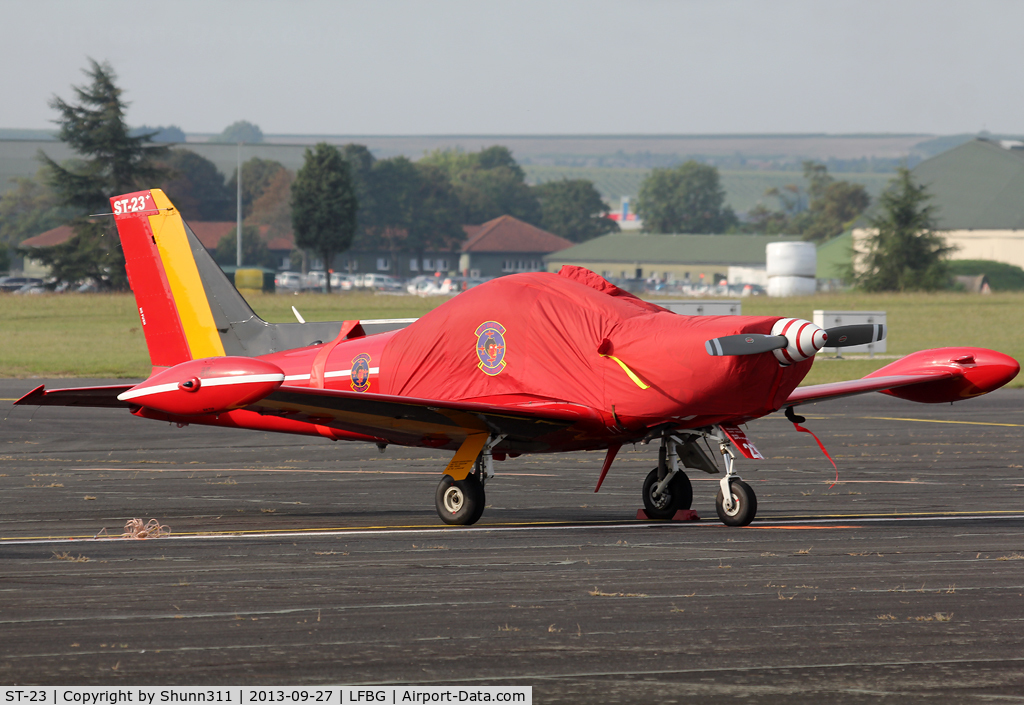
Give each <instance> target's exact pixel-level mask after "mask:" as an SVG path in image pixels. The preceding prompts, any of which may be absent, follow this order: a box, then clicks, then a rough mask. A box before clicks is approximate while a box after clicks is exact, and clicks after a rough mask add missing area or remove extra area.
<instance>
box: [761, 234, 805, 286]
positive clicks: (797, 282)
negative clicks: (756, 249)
mask: <svg viewBox="0 0 1024 705" xmlns="http://www.w3.org/2000/svg"><path fill="white" fill-rule="evenodd" d="M765 255H766V262H765V269H766V270H767V271H766V274H767V275H768V296H810V295H811V294H813V293H814V292H815V290H816V289H817V280H816V279H815V275H816V274H817V271H818V250H817V248H816V247H815V246H814V244H813V243H810V242H773V243H771V244H769V245H768V246H767V247H766V248H765Z"/></svg>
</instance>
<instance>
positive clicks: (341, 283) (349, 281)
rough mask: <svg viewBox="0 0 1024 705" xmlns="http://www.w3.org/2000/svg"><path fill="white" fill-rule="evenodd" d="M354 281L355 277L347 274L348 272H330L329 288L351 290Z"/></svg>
mask: <svg viewBox="0 0 1024 705" xmlns="http://www.w3.org/2000/svg"><path fill="white" fill-rule="evenodd" d="M354 282H355V277H352V276H349V275H348V274H339V273H338V272H331V290H332V291H352V288H353V286H354V285H355V284H354Z"/></svg>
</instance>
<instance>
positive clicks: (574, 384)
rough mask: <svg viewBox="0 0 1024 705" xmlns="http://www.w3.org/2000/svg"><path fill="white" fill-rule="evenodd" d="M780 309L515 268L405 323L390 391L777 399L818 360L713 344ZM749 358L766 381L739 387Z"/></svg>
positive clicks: (702, 409)
mask: <svg viewBox="0 0 1024 705" xmlns="http://www.w3.org/2000/svg"><path fill="white" fill-rule="evenodd" d="M776 320H778V317H767V318H765V317H749V316H681V315H678V314H675V313H672V312H671V311H668V310H666V309H664V308H662V307H660V306H657V305H655V304H652V303H649V302H645V301H643V300H641V299H639V298H637V297H636V296H633V295H632V294H630V293H628V292H626V291H623V290H622V289H619V288H618V287H616V286H614V285H613V284H611V283H609V282H608V281H606V280H604V279H602V278H601V277H599V276H598V275H597V274H595V273H593V272H591V271H589V270H587V269H583V268H581V267H563V268H562V271H561V272H559V273H558V274H551V273H547V272H534V273H527V274H516V275H512V276H507V277H501V278H499V279H495V280H493V281H490V282H487V283H485V284H482V285H480V286H478V287H475V288H473V289H471V290H469V291H467V292H464V293H462V294H460V295H459V296H457V297H456V298H454V299H452V300H451V301H449V302H448V303H446V304H444V305H442V306H440V307H438V308H436V309H434V310H433V311H432V312H430V313H428V314H427V315H425V316H423V317H422V318H421V319H420V320H418V321H417V322H416V323H414V324H412V325H410V326H409V327H407V328H405V329H404V330H402V331H399V332H398V333H396V334H395V336H394V337H393V338H392V339H391V341H390V342H389V343H388V344H387V346H386V347H385V348H384V351H383V355H382V361H381V362H382V364H381V369H382V370H387V371H388V374H387V376H386V378H385V376H384V375H383V374H382V376H381V392H382V393H384V394H395V395H403V396H411V397H417V398H421V399H446V400H458V401H465V400H481V401H482V400H485V399H487V400H491V401H499V400H497V399H495V397H520V398H523V399H527V398H536V399H545V400H561V401H569V402H572V403H578V404H583V405H586V406H589V407H592V408H594V409H598V410H603V411H605V412H608V411H610V410H611V409H612V406H613V405H614V406H615V409H616V413H617V415H619V416H622V417H625V416H630V417H644V416H660V417H661V418H664V416H663V414H670V415H671V414H678V415H680V416H682V415H684V413H683V412H682V411H680V406H681V405H683V406H687V407H693V408H692V410H691V413H692V414H700V415H702V416H704V415H706V414H719V413H721V414H723V415H727V416H735V415H737V414H738V413H743V410H744V409H746V408H747V407H748V406H749V405H750V402H747V401H746V399H747V398H748V397H750V398H753V399H764V398H765V397H766V396H769V398H771V399H772V400H773V401H774V408H776V409H777V408H779V407H780V406H781V404H782V402H783V401H784V400H785V398H786V397H787V396H788V394H789V393H790V391H792V389H793V388H795V387H796V385H797V383H798V382H799V380H800V379H801V378H802V377H803V376H804V374H806V371H807V370H808V369H809V368H810V361H806V362H804V363H800V364H798V365H793V366H791V367H786V368H784V367H781V366H780V365H779V364H778V362H777V361H776V360H775V358H774V357H773V356H772V355H771V354H761V355H748V356H740V357H711V356H709V355H708V354H707V352H706V350H705V348H704V343H705V341H706V340H708V339H710V338H715V337H718V336H722V335H732V334H736V333H770V332H771V327H772V324H773V323H774V322H775V321H776ZM616 359H617V360H618V361H617V360H616ZM620 363H621V364H620ZM749 368H756V374H755V375H754V376H753V377H750V376H746V379H748V380H749V379H756V380H759V382H758V387H759V389H758V390H749V389H742V388H740V386H739V382H738V380H739V379H740V373H741V371H742V370H744V369H749ZM630 371H631V372H632V373H633V375H632V376H631V375H630ZM634 378H635V379H634ZM644 385H646V386H648V387H649V388H647V389H643V388H642V386H644ZM752 391H756V393H755V394H748V392H752ZM505 401H512V399H511V398H508V399H505ZM756 409H757V410H760V409H763V402H762V406H758V407H756Z"/></svg>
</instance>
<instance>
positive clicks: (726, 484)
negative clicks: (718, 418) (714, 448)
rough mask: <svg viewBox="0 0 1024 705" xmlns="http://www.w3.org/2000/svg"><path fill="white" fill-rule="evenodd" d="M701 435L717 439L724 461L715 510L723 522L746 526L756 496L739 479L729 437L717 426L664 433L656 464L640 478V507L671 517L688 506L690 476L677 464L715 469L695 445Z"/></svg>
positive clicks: (652, 514)
mask: <svg viewBox="0 0 1024 705" xmlns="http://www.w3.org/2000/svg"><path fill="white" fill-rule="evenodd" d="M701 438H704V439H707V440H712V441H718V446H719V450H720V452H721V454H722V459H723V460H724V461H725V477H723V478H722V479H721V481H720V482H719V488H718V495H717V496H716V497H715V511H716V512H717V513H718V518H719V519H721V520H722V523H723V524H725V525H726V526H746V525H748V524H749V523H750V522H752V521H753V520H754V517H755V516H756V515H757V496H756V495H755V494H754V490H752V489H751V488H750V485H748V484H747V483H745V482H744V481H743V480H741V479H740V476H739V475H737V474H736V469H735V467H734V460H735V454H734V453H733V448H732V441H731V440H730V439H729V437H728V436H727V435H726V434H725V433H724V432H723V431H722V430H721V429H720V428H718V427H717V426H716V427H715V428H713V429H711V430H701V431H685V432H676V433H671V432H669V433H665V434H664V435H663V436H662V437H661V448H660V449H659V451H658V467H656V468H654V469H653V470H651V472H650V473H649V474H648V475H647V479H645V480H644V488H643V500H644V510H645V511H646V512H647V516H649V517H650V518H651V519H665V520H667V519H671V518H672V517H673V516H675V513H676V512H677V511H679V510H680V509H689V508H690V504H691V503H692V501H693V488H692V486H691V484H690V479H689V478H688V477H687V476H686V474H685V473H684V472H683V471H682V468H681V465H685V466H686V467H692V468H696V469H698V470H703V471H705V472H707V473H710V474H717V473H718V472H719V469H718V466H717V465H716V464H715V462H714V461H713V460H712V459H711V458H710V457H709V456H708V455H707V454H706V453H705V452H704V451H703V450H702V449H701V447H700V446H698V445H697V443H696V441H698V440H700V439H701Z"/></svg>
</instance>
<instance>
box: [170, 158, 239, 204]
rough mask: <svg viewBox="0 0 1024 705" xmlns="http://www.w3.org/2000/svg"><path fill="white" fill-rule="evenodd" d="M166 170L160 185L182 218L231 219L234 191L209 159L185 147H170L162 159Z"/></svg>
mask: <svg viewBox="0 0 1024 705" xmlns="http://www.w3.org/2000/svg"><path fill="white" fill-rule="evenodd" d="M161 163H162V164H163V166H165V167H166V168H167V170H168V172H169V174H170V176H169V177H168V178H167V179H166V180H164V182H163V183H162V184H161V188H162V189H163V190H164V192H165V193H166V194H167V197H168V198H170V199H171V201H172V202H173V203H174V205H175V206H176V207H177V208H178V210H179V211H181V214H182V215H183V216H184V217H185V219H186V220H189V219H195V220H231V219H233V218H234V217H235V197H234V192H232V191H229V190H228V187H227V185H226V184H225V183H224V175H223V174H221V173H220V172H219V171H218V170H217V167H216V165H214V163H213V162H211V161H210V160H209V159H206V158H205V157H202V156H200V155H198V154H196V153H195V152H192V151H190V150H188V149H172V150H171V152H170V154H168V155H167V158H166V159H164V160H163V161H162V162H161Z"/></svg>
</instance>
